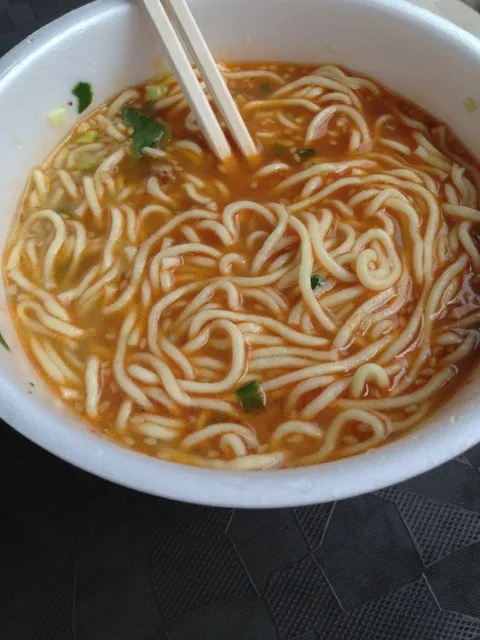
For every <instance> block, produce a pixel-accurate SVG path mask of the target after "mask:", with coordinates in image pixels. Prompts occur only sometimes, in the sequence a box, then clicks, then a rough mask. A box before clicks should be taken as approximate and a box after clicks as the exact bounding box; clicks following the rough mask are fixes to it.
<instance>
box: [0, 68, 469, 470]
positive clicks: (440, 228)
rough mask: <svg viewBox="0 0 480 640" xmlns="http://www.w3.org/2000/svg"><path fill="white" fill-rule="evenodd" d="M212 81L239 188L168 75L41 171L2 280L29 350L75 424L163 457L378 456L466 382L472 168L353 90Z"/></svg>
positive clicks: (296, 460)
mask: <svg viewBox="0 0 480 640" xmlns="http://www.w3.org/2000/svg"><path fill="white" fill-rule="evenodd" d="M220 68H221V71H222V73H223V74H224V76H225V78H226V80H227V83H228V85H229V88H230V90H231V91H232V94H233V95H234V97H235V100H236V102H237V104H238V105H239V107H240V110H241V112H242V115H243V117H244V118H245V121H246V123H247V126H248V128H249V130H250V132H251V133H252V135H253V137H254V139H255V140H256V142H257V143H258V146H259V149H260V151H261V153H260V157H261V162H260V163H259V164H258V165H257V166H255V167H254V168H252V167H249V166H247V164H246V163H243V162H242V161H240V160H238V162H237V163H236V165H235V166H234V167H223V166H221V165H219V163H218V161H217V160H216V159H215V157H214V156H213V155H212V154H211V153H210V152H209V151H208V149H207V147H206V145H205V142H204V140H203V137H202V135H201V133H200V130H199V128H198V126H197V124H196V122H195V120H194V118H193V116H192V114H191V113H190V111H189V109H188V106H187V104H186V102H185V100H184V98H183V95H182V93H181V91H180V89H179V87H178V85H177V83H176V81H175V79H174V78H173V76H171V75H169V74H166V73H165V74H163V75H162V76H161V77H160V78H157V79H155V80H153V81H151V82H149V83H147V84H146V85H144V86H140V87H134V88H129V89H127V90H126V91H124V92H123V93H122V94H120V95H119V96H117V97H115V98H114V99H113V100H112V101H111V102H110V103H109V104H107V105H104V106H102V107H101V108H100V109H99V110H97V111H96V112H95V113H94V114H93V115H91V116H89V117H88V118H87V119H85V120H83V121H81V122H80V123H79V124H78V126H77V127H76V128H75V130H74V131H73V132H72V133H71V135H70V136H69V138H68V139H67V140H66V141H65V142H64V144H62V146H61V147H60V148H59V149H57V150H56V151H55V153H54V154H53V156H52V157H51V158H50V159H49V160H48V161H47V162H46V163H45V164H44V166H42V167H40V168H38V169H35V170H33V172H32V176H31V179H30V184H29V186H28V189H27V193H26V195H25V198H24V201H23V203H22V206H21V208H20V211H19V214H18V217H17V224H16V227H15V229H14V231H13V234H12V238H11V241H10V244H9V247H8V250H7V253H6V256H5V262H4V268H5V277H6V280H7V286H8V293H9V299H10V308H11V313H12V316H13V318H14V321H15V324H16V327H17V329H18V333H19V335H20V338H21V340H22V343H23V345H24V347H25V349H26V351H27V353H28V354H29V356H30V357H31V360H32V362H33V363H34V364H35V366H36V367H37V368H38V370H39V371H40V373H41V374H42V375H43V376H44V377H45V379H46V380H47V381H48V383H49V384H50V385H51V386H52V388H53V389H54V391H55V392H56V393H57V394H58V395H59V397H60V398H61V399H62V400H63V401H64V402H66V403H68V404H69V405H70V406H71V407H72V409H73V410H74V411H75V412H77V413H78V414H80V415H81V416H82V417H83V418H84V419H85V420H87V421H88V422H89V423H90V424H92V425H94V426H95V428H97V429H98V430H100V431H101V432H102V433H104V434H106V435H108V436H109V437H111V438H113V439H115V440H116V441H118V442H120V443H122V444H124V445H125V446H128V447H131V448H133V449H136V450H139V451H142V452H144V453H147V454H149V455H153V456H158V457H160V458H162V459H166V460H173V461H178V462H184V463H188V464H196V465H203V466H210V467H215V468H233V469H262V468H269V467H282V466H296V465H307V464H315V463H319V462H323V461H326V460H330V459H336V458H341V457H345V456H349V455H354V454H357V453H361V452H364V451H366V450H368V449H371V448H373V447H377V446H379V445H380V444H382V443H384V442H387V441H389V440H391V439H393V438H395V437H397V436H398V435H399V434H401V433H402V432H404V431H405V430H407V429H410V428H412V427H414V426H415V425H417V424H418V423H419V422H420V421H421V420H422V418H424V417H425V416H426V415H427V414H428V413H429V412H431V411H433V410H434V409H436V408H437V407H438V406H439V404H440V403H441V402H442V400H443V398H444V397H445V396H448V395H450V394H451V392H453V391H454V390H455V388H456V387H457V386H458V385H460V384H461V382H462V380H463V379H464V377H465V375H466V374H467V373H468V372H469V371H470V369H471V367H472V362H473V358H474V355H475V350H476V347H477V326H478V324H479V323H480V304H479V298H478V294H477V291H480V289H479V286H480V282H479V280H478V275H477V273H478V268H479V267H480V253H479V251H478V237H477V225H478V223H479V222H480V211H479V210H478V209H477V206H478V195H477V192H478V189H479V188H480V174H479V172H478V169H477V165H476V163H475V161H474V160H472V159H471V158H469V156H468V154H467V153H466V151H465V149H464V148H463V147H462V145H461V144H460V143H459V142H458V140H456V139H455V137H454V136H453V135H452V133H451V132H450V131H449V130H448V129H447V128H446V127H445V125H443V124H441V123H439V122H437V121H436V120H434V119H433V118H432V117H431V116H429V115H428V114H426V113H424V112H423V111H422V110H420V109H419V108H417V107H415V106H413V105H412V104H411V103H409V102H407V101H405V100H403V99H402V98H399V97H398V96H396V95H394V94H392V93H391V92H389V91H388V90H387V89H385V88H384V87H382V86H379V85H378V84H377V83H375V82H374V81H373V80H371V79H367V78H364V77H357V76H356V75H355V74H353V73H352V72H350V71H347V70H344V69H340V68H338V67H333V66H327V65H324V66H311V67H310V66H305V65H293V64H275V63H272V64H265V63H257V64H252V63H249V64H230V65H224V64H222V65H220Z"/></svg>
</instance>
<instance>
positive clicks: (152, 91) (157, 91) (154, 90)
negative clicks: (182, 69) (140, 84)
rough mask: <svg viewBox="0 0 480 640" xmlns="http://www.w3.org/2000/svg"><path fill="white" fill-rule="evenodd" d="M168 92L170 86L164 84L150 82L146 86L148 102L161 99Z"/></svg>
mask: <svg viewBox="0 0 480 640" xmlns="http://www.w3.org/2000/svg"><path fill="white" fill-rule="evenodd" d="M167 93H168V87H166V86H165V85H162V84H150V85H148V87H145V100H147V101H148V102H150V101H155V100H161V99H162V98H164V97H165V96H166V95H167Z"/></svg>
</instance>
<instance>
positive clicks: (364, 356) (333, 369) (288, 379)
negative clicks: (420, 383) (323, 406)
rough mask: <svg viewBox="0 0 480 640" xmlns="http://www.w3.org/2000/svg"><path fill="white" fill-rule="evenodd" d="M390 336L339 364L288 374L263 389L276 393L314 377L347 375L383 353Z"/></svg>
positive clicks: (313, 367)
mask: <svg viewBox="0 0 480 640" xmlns="http://www.w3.org/2000/svg"><path fill="white" fill-rule="evenodd" d="M391 340H392V339H391V337H390V336H385V337H383V338H380V340H377V341H376V342H374V343H373V344H370V345H368V346H367V347H365V348H364V349H361V350H360V351H359V352H358V353H356V354H355V355H353V356H350V357H349V358H345V359H344V360H338V361H337V362H329V363H326V364H319V365H314V366H312V367H305V368H304V369H301V370H300V371H295V372H293V373H287V374H286V375H282V376H279V377H278V378H274V379H273V380H268V381H267V382H265V383H263V385H262V387H263V389H264V390H265V391H274V390H275V389H280V388H281V387H285V386H287V385H289V384H292V383H294V382H299V381H301V380H306V379H307V378H310V377H313V376H323V375H326V374H331V373H346V372H348V371H351V370H352V369H356V368H357V367H359V366H360V365H361V364H364V363H365V362H368V361H369V360H371V359H372V358H374V357H375V356H376V355H377V354H378V353H379V352H380V351H382V350H383V349H384V348H385V347H386V346H387V345H388V344H389V343H390V342H391Z"/></svg>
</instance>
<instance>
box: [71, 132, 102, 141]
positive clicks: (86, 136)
mask: <svg viewBox="0 0 480 640" xmlns="http://www.w3.org/2000/svg"><path fill="white" fill-rule="evenodd" d="M97 138H98V133H97V132H96V131H84V132H83V133H81V134H80V135H79V136H78V138H77V139H76V140H75V142H76V143H77V144H92V142H95V140H96V139H97Z"/></svg>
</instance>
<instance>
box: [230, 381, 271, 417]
mask: <svg viewBox="0 0 480 640" xmlns="http://www.w3.org/2000/svg"><path fill="white" fill-rule="evenodd" d="M235 393H236V396H237V399H238V401H239V402H240V404H241V405H242V409H243V410H244V411H245V412H246V413H252V412H253V411H263V410H264V409H265V407H266V405H267V397H266V395H265V391H264V390H263V389H262V387H261V386H260V384H259V383H258V382H257V381H256V380H252V382H248V383H247V384H246V385H244V386H243V387H240V389H237V391H236V392H235Z"/></svg>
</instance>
